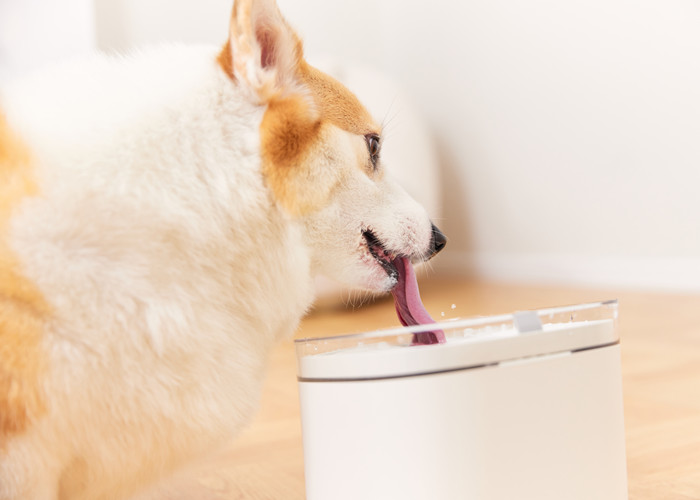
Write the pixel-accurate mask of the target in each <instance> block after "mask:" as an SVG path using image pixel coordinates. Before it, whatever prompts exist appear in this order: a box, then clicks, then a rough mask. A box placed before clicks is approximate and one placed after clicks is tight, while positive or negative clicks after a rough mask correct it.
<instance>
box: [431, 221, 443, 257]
mask: <svg viewBox="0 0 700 500" xmlns="http://www.w3.org/2000/svg"><path fill="white" fill-rule="evenodd" d="M446 244H447V238H446V237H445V235H444V234H442V231H440V230H439V229H438V227H437V226H436V225H435V224H433V237H432V238H431V240H430V256H431V257H432V256H434V255H435V254H436V253H438V252H439V251H440V250H442V249H443V248H445V245H446Z"/></svg>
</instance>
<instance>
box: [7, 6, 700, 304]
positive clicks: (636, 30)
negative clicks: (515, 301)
mask: <svg viewBox="0 0 700 500" xmlns="http://www.w3.org/2000/svg"><path fill="white" fill-rule="evenodd" d="M5 1H7V0H5ZM10 1H12V0H10ZM16 1H20V0H16ZM22 1H23V0H22ZM33 1H36V0H33ZM94 1H95V10H96V14H97V17H96V19H97V40H98V44H99V45H100V46H101V47H102V48H108V49H115V48H116V49H126V48H129V47H131V46H134V45H139V44H142V43H148V42H153V41H163V40H181V41H206V42H213V43H222V42H223V41H224V40H225V37H226V30H227V24H228V15H229V12H230V9H231V0H196V1H195V0H94ZM278 1H279V4H280V6H281V8H282V10H283V12H285V13H286V15H287V17H288V18H289V20H290V21H291V22H292V24H293V25H295V26H296V27H298V28H299V31H300V32H301V33H302V34H303V37H304V38H305V40H306V47H307V54H309V58H310V59H311V60H312V62H313V59H314V58H316V57H317V56H325V55H328V54H331V55H333V56H335V57H337V58H341V59H343V60H348V61H352V62H354V63H362V64H367V65H370V66H374V67H375V68H380V69H381V70H382V71H384V72H386V73H387V74H389V75H390V76H392V77H393V78H394V79H395V80H397V81H399V82H400V83H401V84H402V85H403V86H404V87H405V89H406V90H407V91H408V92H409V93H410V94H412V95H413V97H414V98H415V101H416V103H417V106H418V108H419V109H420V111H422V113H423V115H424V117H425V119H426V122H427V123H428V125H429V126H430V130H432V134H433V136H434V139H435V141H436V144H437V145H438V149H439V152H440V157H441V166H442V168H443V182H442V187H443V190H444V208H443V214H444V216H443V218H444V220H443V221H441V223H440V225H441V226H442V227H443V228H444V229H445V232H446V233H447V234H448V236H449V238H450V242H449V245H448V250H446V252H445V253H444V254H443V255H441V257H440V258H439V259H438V261H437V262H436V264H437V265H438V268H439V269H440V268H442V269H443V270H444V269H448V270H450V271H451V272H454V271H461V272H464V273H476V274H479V275H481V276H485V277H489V278H497V279H506V280H529V281H539V282H542V281H552V282H564V283H582V284H594V285H601V284H602V285H623V286H641V287H656V288H669V289H687V290H696V291H697V290H700V195H699V194H698V192H699V191H700V3H697V2H695V1H693V0H685V1H683V0H664V1H657V0H585V1H584V0H570V1H567V2H561V1H557V0H530V1H527V2H521V1H519V0H464V1H453V0H433V1H431V2H427V3H426V2H419V1H413V0H278ZM395 119H396V120H400V119H401V116H400V114H399V115H398V116H397V117H396V118H395Z"/></svg>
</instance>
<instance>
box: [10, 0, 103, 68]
mask: <svg viewBox="0 0 700 500" xmlns="http://www.w3.org/2000/svg"><path fill="white" fill-rule="evenodd" d="M94 48H95V22H94V13H93V4H92V0H61V1H60V2H56V1H48V0H0V80H3V79H7V78H12V77H14V76H16V75H18V74H22V73H25V72H27V71H32V70H33V69H36V68H38V67H40V66H42V65H44V64H47V63H50V62H53V61H56V60H59V59H63V58H66V57H80V56H84V55H85V54H88V53H90V52H91V51H93V50H94Z"/></svg>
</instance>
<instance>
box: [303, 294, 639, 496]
mask: <svg viewBox="0 0 700 500" xmlns="http://www.w3.org/2000/svg"><path fill="white" fill-rule="evenodd" d="M616 318H617V302H616V301H610V302H602V303H595V304H584V305H577V306H571V307H559V308H552V309H544V310H539V311H533V312H524V313H515V314H512V315H504V316H493V317H486V318H475V319H460V320H451V321H446V322H442V323H437V324H432V325H420V326H412V327H405V328H399V329H393V330H386V331H377V332H371V333H361V334H357V335H347V336H341V337H333V338H316V339H304V340H299V341H297V344H296V346H297V356H298V376H299V388H300V399H301V412H302V423H303V436H304V459H305V467H306V488H307V499H308V500H359V499H361V500H393V499H396V500H465V499H474V500H623V499H626V498H627V479H626V467H625V442H624V422H623V410H622V387H621V376H620V346H619V338H618V334H617V331H616ZM425 332H438V333H439V336H440V338H443V337H442V333H443V332H444V339H445V342H444V343H437V344H432V345H420V344H417V343H416V341H417V339H420V338H421V335H420V334H421V333H423V337H422V338H425V337H424V336H425V335H426V333H425ZM417 334H418V335H417ZM428 335H429V334H428Z"/></svg>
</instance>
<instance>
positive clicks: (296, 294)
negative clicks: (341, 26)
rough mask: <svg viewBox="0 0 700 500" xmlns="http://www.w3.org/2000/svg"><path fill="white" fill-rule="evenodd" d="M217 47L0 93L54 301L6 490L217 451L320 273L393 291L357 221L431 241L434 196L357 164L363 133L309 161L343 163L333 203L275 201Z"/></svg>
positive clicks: (82, 69) (256, 110)
mask: <svg viewBox="0 0 700 500" xmlns="http://www.w3.org/2000/svg"><path fill="white" fill-rule="evenodd" d="M216 53H217V51H216V49H214V48H208V47H194V48H191V47H165V48H160V49H157V50H152V51H148V52H144V53H141V54H138V55H137V56H134V57H132V58H127V59H107V58H96V59H95V60H93V61H91V62H89V63H87V64H86V63H81V64H77V63H76V64H74V65H71V66H69V67H62V68H55V69H53V70H48V71H45V72H42V73H40V74H37V75H36V76H34V77H32V78H30V79H28V80H25V81H22V82H19V83H17V84H16V85H13V86H9V87H6V88H4V89H3V90H2V92H1V93H0V108H1V109H2V110H3V111H4V113H5V114H6V115H7V118H8V121H9V122H10V123H11V124H12V126H13V127H14V129H15V130H16V131H17V132H18V133H19V134H20V135H21V137H22V138H23V139H24V140H25V141H26V142H27V144H28V145H29V147H30V148H31V150H32V152H33V154H34V159H35V165H36V176H37V179H38V183H39V191H40V195H39V196H37V197H32V198H27V199H25V200H24V202H23V203H22V205H21V206H20V207H19V209H18V210H17V211H16V213H15V214H14V215H13V218H12V220H11V223H12V226H11V233H10V243H11V245H12V248H13V250H14V252H15V253H16V255H18V256H19V258H20V259H21V262H22V265H23V271H24V274H25V276H26V277H27V278H29V279H30V280H32V281H33V282H34V283H36V284H37V286H38V287H39V289H40V290H41V292H42V294H43V295H44V296H45V297H46V298H47V300H48V302H49V303H50V304H51V307H52V311H53V316H52V319H51V322H50V325H49V327H48V331H47V332H46V335H45V337H44V347H45V349H46V351H47V352H48V353H49V364H48V367H49V368H48V369H49V372H48V376H47V377H46V378H45V379H44V381H43V383H44V386H43V389H44V393H45V394H46V395H47V398H48V400H47V404H48V414H47V415H45V416H44V417H42V418H41V419H40V420H39V421H38V422H37V423H36V424H35V425H34V426H33V427H32V428H30V430H29V431H28V432H26V433H24V434H21V435H18V436H16V437H13V438H12V439H11V440H10V441H9V442H8V443H7V445H6V448H5V449H4V450H0V499H17V498H29V499H56V498H62V499H63V498H66V499H67V498H70V499H91V500H92V499H107V498H109V499H112V498H123V497H126V496H129V495H131V494H133V493H134V492H135V491H137V490H138V489H139V488H141V487H142V486H145V485H146V484H149V483H151V482H152V481H154V480H156V479H158V478H159V477H162V476H163V475H165V474H167V473H169V472H170V471H172V470H174V469H175V468H177V467H179V466H181V465H183V464H185V463H186V462H187V461H189V460H192V459H193V458H196V457H197V456H201V455H203V454H206V453H210V452H212V451H215V450H216V449H217V448H219V447H220V446H222V445H224V444H226V443H227V442H228V440H229V439H230V438H232V437H233V436H234V435H235V434H236V432H237V431H238V430H239V429H240V428H241V426H243V425H244V424H245V423H246V422H247V421H248V420H249V418H250V416H251V414H252V413H253V411H254V409H255V407H256V404H257V400H258V395H259V389H260V384H261V380H262V378H263V369H264V365H265V361H266V357H267V353H268V351H269V348H270V346H271V344H272V343H273V342H274V341H275V340H278V339H281V338H288V337H289V336H290V335H291V334H292V333H293V331H294V330H295V328H296V326H297V324H298V322H299V320H300V318H301V317H302V315H303V314H304V313H305V311H306V310H307V308H308V307H309V306H310V304H311V301H312V279H313V276H314V275H315V274H317V273H319V272H322V273H326V274H328V275H330V276H331V277H335V278H336V279H340V280H343V281H345V282H347V283H349V284H353V285H357V286H363V287H365V288H369V289H372V290H375V291H381V290H384V291H386V290H388V289H390V288H391V286H392V285H393V281H392V280H391V279H389V278H388V277H387V275H386V273H385V272H384V271H383V270H382V269H381V267H379V266H378V265H377V263H376V262H373V261H372V259H371V258H370V257H369V254H368V253H367V249H366V245H364V240H363V238H362V236H361V231H362V230H363V229H366V228H372V229H373V230H374V231H375V232H376V234H377V235H378V236H380V238H381V239H382V240H383V241H385V243H387V245H388V246H389V247H390V248H391V249H392V250H394V251H396V252H402V253H406V254H408V255H413V256H416V257H418V256H420V255H424V254H425V253H426V251H427V249H428V247H429V244H430V235H431V226H430V222H429V220H428V218H427V215H426V214H425V211H424V210H423V209H422V208H421V207H420V206H419V205H417V204H416V203H415V202H414V201H412V200H411V199H410V198H409V197H408V196H407V195H406V194H405V193H403V191H401V190H400V188H398V186H397V185H396V184H394V183H393V182H391V181H390V180H388V179H383V180H382V179H379V178H376V179H373V178H371V176H368V175H367V174H366V173H364V172H362V171H361V170H360V169H358V168H356V167H355V166H354V165H355V163H356V159H357V158H358V157H359V156H361V155H362V154H366V151H363V148H364V147H365V146H364V143H363V141H364V139H363V138H360V137H355V136H352V135H351V134H349V133H347V132H342V131H337V132H336V133H335V134H334V135H333V139H332V140H331V141H330V142H329V143H328V144H327V145H326V148H328V151H325V153H324V154H323V155H320V156H319V158H318V159H317V161H319V162H321V163H327V165H326V166H327V167H329V168H341V169H343V171H344V174H343V181H342V182H341V184H340V188H339V189H335V190H334V193H333V196H332V197H331V199H330V200H329V202H328V204H327V206H326V207H324V208H323V209H321V210H319V211H317V212H315V213H312V214H310V215H308V216H306V217H303V218H298V219H293V218H291V217H290V216H288V215H286V214H285V213H284V211H283V210H282V209H281V208H279V207H278V205H277V204H276V202H275V200H274V199H273V198H272V195H271V193H270V191H269V190H268V189H267V187H266V186H265V182H264V179H263V176H262V173H261V167H260V151H259V147H260V146H259V143H260V137H259V126H260V122H261V119H262V116H263V113H264V111H265V107H264V106H261V105H260V104H257V103H255V102H252V101H251V100H249V99H248V98H246V97H244V93H242V92H241V91H240V89H239V88H237V86H236V85H235V84H233V83H232V82H231V80H230V79H229V78H228V77H227V76H226V75H225V73H224V72H223V71H222V70H221V68H220V67H218V66H217V64H216V62H215V57H216Z"/></svg>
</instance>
